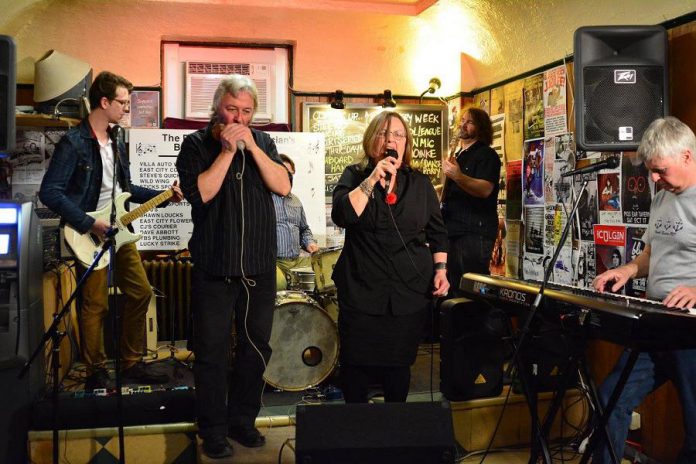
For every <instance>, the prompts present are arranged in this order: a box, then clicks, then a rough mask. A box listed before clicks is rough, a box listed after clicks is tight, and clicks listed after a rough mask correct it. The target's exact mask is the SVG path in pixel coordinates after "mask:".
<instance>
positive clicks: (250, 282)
mask: <svg viewBox="0 0 696 464" xmlns="http://www.w3.org/2000/svg"><path fill="white" fill-rule="evenodd" d="M237 148H238V149H239V148H240V147H237ZM239 151H240V152H241V153H242V170H241V171H240V172H238V173H237V175H236V176H237V179H239V199H240V201H239V203H240V209H241V213H242V223H241V234H240V252H239V268H240V270H241V271H242V279H241V281H242V286H243V287H244V291H245V292H246V305H245V307H244V335H245V336H246V338H247V340H248V341H249V344H250V345H251V347H252V348H253V349H254V351H256V353H257V354H258V355H259V358H261V363H262V364H263V370H264V372H265V371H266V368H267V367H268V364H267V363H266V359H265V358H264V357H263V353H261V350H260V349H259V347H258V346H257V345H256V344H255V343H254V341H253V340H252V339H251V335H249V326H248V323H247V321H248V318H249V302H250V300H251V292H250V291H249V288H250V287H255V286H256V281H255V280H254V279H252V278H249V277H247V276H246V273H245V272H244V248H245V247H244V245H245V235H244V226H245V224H246V223H245V221H244V211H245V210H244V172H245V170H246V154H245V153H244V150H239ZM274 310H275V308H274ZM236 321H237V316H236V314H235V323H236ZM263 390H264V389H263V388H261V406H263Z"/></svg>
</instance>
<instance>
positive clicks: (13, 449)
mask: <svg viewBox="0 0 696 464" xmlns="http://www.w3.org/2000/svg"><path fill="white" fill-rule="evenodd" d="M26 361H27V360H26V359H25V358H21V357H13V358H11V359H7V360H2V361H0V385H2V395H0V411H2V414H0V462H7V463H11V462H29V461H28V460H27V433H28V431H29V426H30V423H31V402H32V399H33V397H32V394H31V392H30V389H29V376H26V375H25V376H24V377H22V378H21V379H20V378H19V373H20V371H21V370H22V367H23V366H24V363H25V362H26Z"/></svg>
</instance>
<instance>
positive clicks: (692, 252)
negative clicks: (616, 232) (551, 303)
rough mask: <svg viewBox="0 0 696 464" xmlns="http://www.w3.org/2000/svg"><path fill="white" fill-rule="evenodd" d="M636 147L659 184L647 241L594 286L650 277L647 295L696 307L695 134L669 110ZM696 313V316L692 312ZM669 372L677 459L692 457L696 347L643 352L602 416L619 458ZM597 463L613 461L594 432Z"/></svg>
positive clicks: (681, 462) (614, 377) (606, 389)
mask: <svg viewBox="0 0 696 464" xmlns="http://www.w3.org/2000/svg"><path fill="white" fill-rule="evenodd" d="M638 155H639V156H640V157H641V159H642V160H643V162H644V163H645V166H646V167H647V168H648V171H649V173H650V176H651V178H652V180H653V181H654V182H655V184H656V186H657V187H658V188H660V189H661V190H660V191H659V192H658V193H657V194H656V195H655V198H654V200H653V202H652V205H651V206H650V223H649V225H648V230H647V231H646V234H645V237H644V238H645V248H644V249H643V251H642V253H641V254H639V255H638V256H637V257H636V258H635V259H634V260H633V261H631V262H629V263H626V264H624V265H623V266H619V267H617V268H615V269H610V270H608V271H606V272H604V273H602V274H600V275H598V276H597V277H596V278H595V280H594V282H593V286H594V288H595V289H596V290H598V291H600V292H603V291H605V290H606V291H616V290H618V289H619V288H621V287H622V286H623V285H625V284H626V282H627V281H628V280H629V279H634V278H639V277H645V276H647V277H648V285H647V293H648V297H649V298H651V299H654V300H658V301H662V303H663V304H664V305H665V306H667V307H670V308H675V309H676V308H688V310H689V312H690V313H692V314H696V311H694V309H693V308H694V306H695V305H696V266H694V265H693V263H694V261H696V158H695V156H696V137H695V136H694V133H693V131H692V130H691V129H690V128H689V127H688V126H686V125H685V124H684V123H682V122H681V121H679V120H678V119H676V118H673V117H667V118H664V119H657V120H655V121H653V123H652V124H650V127H648V129H647V130H646V131H645V134H644V135H643V139H642V140H641V143H640V146H639V147H638ZM694 317H696V316H694ZM628 354H629V353H628V350H626V351H625V352H624V353H623V354H622V356H621V358H620V359H619V361H618V363H617V364H616V366H615V367H614V370H613V371H612V372H611V374H609V376H608V377H607V378H606V380H605V381H604V383H603V384H602V386H601V387H600V392H599V393H600V398H601V400H602V402H603V403H604V404H605V405H606V403H607V402H608V399H609V396H610V395H611V393H612V391H613V390H614V387H615V386H616V384H617V382H618V379H619V376H620V374H621V371H622V370H623V368H624V366H625V365H626V362H627V360H628ZM667 380H672V382H673V383H674V385H675V387H676V388H677V390H678V392H679V399H680V402H681V406H682V415H683V417H684V429H685V432H686V433H685V437H684V443H683V445H682V450H681V452H680V454H679V457H678V459H677V464H685V463H694V462H696V350H673V351H660V352H643V353H640V354H639V355H638V360H637V361H636V364H635V365H634V367H633V370H632V371H631V374H630V376H629V378H628V380H627V382H626V385H625V386H624V388H623V391H622V393H621V396H620V397H619V400H618V402H617V403H616V407H615V408H614V409H613V410H612V412H611V415H610V416H609V421H608V423H607V431H608V434H609V439H610V441H611V443H612V447H613V448H614V451H616V455H617V457H618V458H619V461H620V460H621V457H622V455H623V450H624V444H625V441H626V437H627V435H628V427H629V425H630V423H631V413H632V412H633V410H634V409H635V408H637V407H638V406H639V405H640V404H641V403H642V402H643V399H645V397H646V396H647V395H648V394H649V393H650V392H652V391H653V390H655V389H657V388H658V387H659V386H660V385H662V384H663V383H665V382H666V381H667ZM594 438H595V439H596V440H600V441H601V443H600V442H598V443H597V445H598V446H597V448H596V450H595V453H594V459H593V461H592V462H593V463H594V464H602V463H607V462H611V458H610V454H609V447H608V446H607V444H606V443H603V442H604V440H603V437H602V436H601V434H595V437H594Z"/></svg>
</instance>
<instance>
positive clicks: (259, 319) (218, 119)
mask: <svg viewBox="0 0 696 464" xmlns="http://www.w3.org/2000/svg"><path fill="white" fill-rule="evenodd" d="M257 106H258V97H257V91H256V86H255V85H254V82H253V81H252V80H251V79H249V78H248V77H246V76H240V75H232V76H229V77H228V78H226V79H223V80H222V81H221V82H220V85H219V86H218V88H217V90H216V91H215V96H214V97H213V105H212V108H213V115H212V118H211V121H210V124H209V125H208V127H206V128H205V129H201V130H199V131H197V132H195V133H193V134H191V135H189V136H188V137H186V139H185V140H184V143H183V144H182V147H181V152H180V153H179V157H178V158H177V162H176V167H177V169H178V171H179V176H180V179H181V189H182V190H183V192H184V196H185V197H186V199H187V200H188V201H189V202H190V203H191V215H192V219H193V235H192V236H191V240H190V241H189V249H190V250H191V256H192V258H193V262H194V265H195V266H194V271H193V288H192V301H193V306H194V307H193V315H194V352H195V355H196V362H195V364H194V368H193V373H194V379H195V384H196V402H197V416H198V430H199V435H200V436H201V438H202V439H203V451H204V452H205V454H206V455H208V456H209V457H211V458H222V457H226V456H230V455H231V454H232V449H231V447H230V445H229V442H228V441H227V439H226V436H229V437H231V438H233V439H235V440H236V441H238V442H239V443H241V444H242V445H244V446H250V447H256V446H262V445H263V444H264V443H265V439H264V437H263V436H262V435H261V434H260V433H259V431H258V430H257V429H256V428H255V426H254V423H255V419H256V416H257V414H258V412H259V409H260V406H261V394H262V391H263V385H264V381H263V372H264V369H265V367H266V365H267V363H268V360H269V359H270V356H271V348H270V346H269V343H268V342H269V339H270V334H271V326H272V323H273V310H274V306H275V291H276V277H275V276H276V271H275V259H276V224H275V211H274V208H273V200H272V198H271V192H273V193H276V194H278V195H283V196H285V195H287V194H288V193H290V178H289V176H288V172H287V170H286V169H285V167H283V165H282V163H281V161H280V158H279V157H278V151H277V150H276V146H275V144H274V143H273V140H271V138H270V136H269V135H268V134H266V133H264V132H260V131H257V130H255V129H251V128H250V127H249V124H250V122H251V120H252V118H253V116H254V112H255V111H256V108H257ZM233 321H234V322H235V326H236V332H237V345H236V351H235V366H234V370H233V372H232V375H231V376H229V379H228V371H227V368H228V363H229V358H230V355H229V346H230V335H231V333H232V322H233ZM228 380H229V385H228Z"/></svg>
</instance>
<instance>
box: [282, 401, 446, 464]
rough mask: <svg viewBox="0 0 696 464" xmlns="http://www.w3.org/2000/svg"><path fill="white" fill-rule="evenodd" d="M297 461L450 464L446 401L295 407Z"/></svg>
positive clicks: (306, 463) (313, 463) (302, 463)
mask: <svg viewBox="0 0 696 464" xmlns="http://www.w3.org/2000/svg"><path fill="white" fill-rule="evenodd" d="M296 439H297V442H296V447H295V462H297V464H310V463H311V464H355V463H360V464H385V463H398V464H409V463H412V464H447V463H454V452H455V441H454V432H453V430H452V411H451V409H450V407H449V403H383V404H335V405H327V404H323V405H321V404H320V405H298V406H297V428H296Z"/></svg>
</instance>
